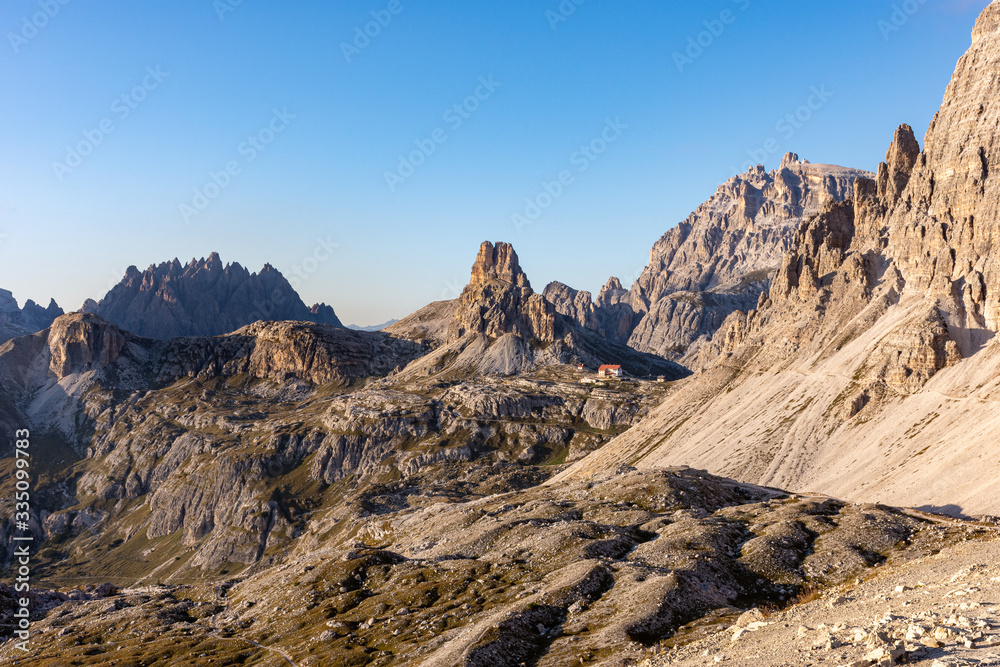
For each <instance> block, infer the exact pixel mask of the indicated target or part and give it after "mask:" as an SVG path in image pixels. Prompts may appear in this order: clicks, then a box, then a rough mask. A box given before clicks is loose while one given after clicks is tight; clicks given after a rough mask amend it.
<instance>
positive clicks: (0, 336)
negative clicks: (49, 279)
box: [0, 289, 63, 343]
mask: <svg viewBox="0 0 1000 667" xmlns="http://www.w3.org/2000/svg"><path fill="white" fill-rule="evenodd" d="M62 314H63V309H62V308H60V307H59V306H58V305H57V304H56V302H55V300H54V299H53V300H51V301H49V305H48V307H47V308H42V307H41V306H39V305H38V304H37V303H35V302H34V301H32V300H31V299H28V300H27V301H26V302H25V304H24V308H21V307H20V306H18V305H17V300H16V299H15V298H14V295H13V294H11V293H10V292H9V291H8V290H5V289H0V343H6V342H7V341H8V340H10V339H11V338H16V337H18V336H26V335H28V334H33V333H35V332H36V331H41V330H42V329H47V328H48V326H49V325H50V324H52V321H53V320H55V319H56V318H57V317H59V316H60V315H62Z"/></svg>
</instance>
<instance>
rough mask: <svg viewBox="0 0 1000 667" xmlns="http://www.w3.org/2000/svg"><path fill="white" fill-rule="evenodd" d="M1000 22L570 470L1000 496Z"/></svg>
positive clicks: (966, 507) (929, 495)
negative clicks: (604, 442) (750, 300)
mask: <svg viewBox="0 0 1000 667" xmlns="http://www.w3.org/2000/svg"><path fill="white" fill-rule="evenodd" d="M998 39H1000V4H998V3H996V2H994V3H992V4H991V5H990V6H989V7H988V8H987V9H986V10H985V11H984V12H983V14H982V16H981V17H980V19H979V21H978V22H977V24H976V28H975V31H974V33H973V43H972V46H971V48H970V49H969V51H968V52H967V53H966V54H965V55H964V56H963V57H962V59H961V60H960V61H959V63H958V66H957V68H956V70H955V74H954V77H953V79H952V81H951V83H950V84H949V86H948V89H947V91H946V93H945V98H944V102H943V104H942V107H941V110H940V112H939V113H938V114H937V116H936V117H935V119H934V121H933V123H932V124H931V126H930V128H929V130H928V132H927V136H926V138H925V143H924V147H923V150H922V151H921V150H920V147H919V145H918V142H917V140H916V138H915V137H914V136H913V132H912V130H911V129H910V128H909V127H907V126H902V127H900V128H899V130H898V131H897V132H896V134H895V137H894V138H893V141H892V143H891V146H890V148H889V150H888V152H887V155H886V161H885V162H884V163H883V164H881V165H880V166H879V169H878V174H877V175H876V177H875V178H874V179H871V180H869V179H859V180H858V181H857V182H856V183H855V189H854V195H853V197H852V198H851V200H849V201H847V202H843V203H836V202H831V203H829V204H828V205H827V206H826V208H825V209H824V210H823V212H821V213H820V214H819V215H817V216H815V217H812V218H810V219H808V220H807V221H805V222H804V223H803V225H802V226H801V227H800V229H799V231H798V233H797V236H796V239H795V245H794V249H793V251H792V252H791V253H789V254H788V255H786V256H785V258H784V259H783V261H782V266H781V269H780V271H779V272H778V274H777V275H776V277H775V279H774V281H773V285H772V287H771V289H770V290H769V292H768V293H767V295H764V296H762V297H761V298H760V300H759V302H758V305H757V307H756V308H754V309H751V310H749V311H746V312H736V313H734V314H733V315H731V316H730V317H729V319H728V320H727V322H726V323H725V325H724V326H723V327H722V329H720V332H719V335H718V336H717V337H716V338H715V339H713V341H712V345H714V346H716V353H717V354H718V355H721V360H720V362H719V363H718V364H717V365H715V366H713V367H711V368H710V369H709V370H707V371H706V372H705V373H704V374H702V375H701V376H700V377H698V378H696V379H695V380H694V381H692V382H689V383H686V384H685V386H684V387H683V388H681V389H680V390H679V391H677V392H675V393H673V394H672V395H671V396H670V397H669V398H668V400H667V401H666V402H665V403H664V405H662V406H661V407H660V408H658V409H657V410H656V412H655V413H654V414H653V415H652V416H651V417H650V419H649V420H647V421H646V422H645V423H643V424H641V425H639V426H638V427H637V428H636V429H633V430H632V431H630V432H629V433H627V434H625V435H624V436H623V437H622V438H621V439H619V440H617V441H616V442H613V443H611V444H610V445H609V446H608V447H606V448H604V449H603V450H602V451H601V452H599V453H598V454H597V455H595V457H594V458H592V459H590V460H587V461H583V462H581V463H580V464H579V467H577V468H576V469H575V470H573V471H571V472H570V473H569V474H583V475H586V474H588V473H589V472H598V471H602V470H606V469H607V468H608V467H609V466H615V465H621V464H629V465H637V466H640V467H643V466H661V465H669V464H671V463H679V462H684V463H686V464H690V465H698V466H702V467H705V468H707V469H709V470H711V471H713V472H716V473H719V474H727V475H733V476H735V477H737V478H739V479H743V480H745V481H754V482H758V483H763V484H773V485H777V486H781V487H783V488H792V489H802V490H812V491H821V492H824V493H829V494H831V495H835V496H838V497H847V498H852V499H858V500H871V501H875V500H877V501H881V502H889V503H892V504H896V505H918V506H928V507H939V508H944V509H945V511H948V512H951V513H954V514H958V513H963V512H964V513H973V514H975V513H982V512H989V511H991V510H992V509H993V508H995V507H997V505H998V503H1000V493H998V491H997V487H996V484H995V483H994V479H993V470H995V469H996V467H997V466H998V465H1000V451H998V450H997V448H996V447H995V446H994V445H995V441H996V439H995V435H994V434H995V432H996V429H997V426H998V422H997V411H996V404H997V400H998V397H1000V380H998V378H1000V343H998V341H997V338H996V332H997V330H998V327H1000V325H998V313H1000V264H998V259H997V258H998V256H1000V253H998V248H997V242H998V238H1000V237H998V233H1000V232H998V230H1000V226H998V224H1000V223H998V220H1000V218H998V215H997V213H998V206H1000V180H998V178H997V173H998V161H1000V129H998V128H1000V102H998V100H1000V97H998V94H997V93H998V92H1000V91H998V89H997V87H998V85H1000V84H998V82H997V77H996V76H995V73H996V72H998V71H1000V48H998V47H997V44H998V43H1000V42H998ZM956 480H961V483H957V482H956Z"/></svg>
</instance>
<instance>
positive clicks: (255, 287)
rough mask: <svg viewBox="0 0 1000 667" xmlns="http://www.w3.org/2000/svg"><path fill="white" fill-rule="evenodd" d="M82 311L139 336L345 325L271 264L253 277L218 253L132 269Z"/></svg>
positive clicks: (151, 336)
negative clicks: (291, 324) (271, 325)
mask: <svg viewBox="0 0 1000 667" xmlns="http://www.w3.org/2000/svg"><path fill="white" fill-rule="evenodd" d="M83 312H86V313H93V314H95V315H99V316H100V317H101V318H102V319H105V320H107V321H108V322H113V323H114V324H117V325H118V326H120V327H122V328H123V329H126V330H128V331H130V332H132V333H135V334H136V335H139V336H147V337H150V338H159V339H164V340H165V339H168V338H175V337H178V336H218V335H222V334H226V333H230V332H233V331H236V330H237V329H239V328H240V327H244V326H246V325H248V324H253V323H254V322H259V321H280V320H296V321H304V322H315V323H317V324H330V325H333V326H338V327H339V326H342V325H341V323H340V320H339V319H338V318H337V315H336V313H334V311H333V308H331V307H330V306H327V305H326V304H322V303H320V304H316V305H314V306H312V307H307V306H306V305H305V304H304V303H303V302H302V299H300V298H299V295H298V294H296V293H295V290H294V289H293V288H292V286H291V284H289V282H288V281H287V280H286V279H285V277H284V276H283V275H281V273H280V272H279V271H277V270H275V269H274V267H272V266H271V265H270V264H265V265H264V268H263V269H261V270H260V272H258V273H250V272H249V271H248V270H247V269H245V268H243V267H242V266H240V265H239V264H238V263H233V264H227V265H225V266H223V264H222V260H221V259H220V257H219V255H218V253H214V252H213V253H212V254H211V255H209V257H208V259H204V258H203V259H200V260H195V259H192V260H191V261H190V262H189V263H188V264H187V265H183V264H181V263H180V262H179V261H177V260H176V259H175V260H173V261H172V262H164V263H163V264H160V265H158V266H150V267H149V268H148V269H146V270H145V271H139V270H138V269H137V268H135V267H134V266H130V267H129V268H128V270H127V271H126V272H125V277H124V278H123V279H122V281H121V282H120V283H118V284H117V285H116V286H115V287H113V288H112V289H111V291H109V292H108V293H107V295H106V296H105V297H104V298H103V299H101V300H100V302H95V301H93V300H89V299H88V300H87V302H86V303H85V304H84V306H83Z"/></svg>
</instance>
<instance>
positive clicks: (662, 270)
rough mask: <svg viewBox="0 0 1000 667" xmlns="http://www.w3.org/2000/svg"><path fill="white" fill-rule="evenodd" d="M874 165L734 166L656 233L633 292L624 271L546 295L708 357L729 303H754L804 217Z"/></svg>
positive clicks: (689, 360)
mask: <svg viewBox="0 0 1000 667" xmlns="http://www.w3.org/2000/svg"><path fill="white" fill-rule="evenodd" d="M872 176H874V175H873V174H871V173H868V172H863V171H859V170H856V169H847V168H844V167H836V166H832V165H824V164H810V163H809V162H806V161H802V160H800V159H799V157H798V156H797V155H795V154H792V153H789V154H788V155H786V156H785V157H784V159H783V160H782V162H781V165H780V167H779V168H778V169H776V170H774V171H770V172H768V171H765V170H764V167H763V166H757V167H756V168H754V169H752V170H750V171H749V172H746V173H744V174H740V175H738V176H734V177H733V178H731V179H729V180H728V181H727V182H726V183H724V184H723V185H721V186H720V187H719V189H718V191H717V192H716V193H715V194H714V195H713V196H712V197H711V198H710V199H709V200H708V201H706V202H705V203H704V204H702V205H701V206H699V207H698V209H697V210H696V211H694V212H693V213H692V214H691V215H690V216H689V217H688V219H687V220H685V221H684V222H682V223H681V224H679V225H677V226H676V227H674V228H673V229H671V230H670V231H668V232H667V233H666V234H664V235H663V237H662V238H661V239H660V240H659V241H657V242H656V244H655V245H654V246H653V249H652V250H651V251H650V261H649V264H648V265H647V266H646V268H645V269H644V270H643V272H642V274H641V275H640V276H639V278H638V279H637V280H636V282H635V283H634V284H633V285H632V287H631V289H630V290H628V291H627V292H626V291H625V290H624V289H623V288H622V285H621V283H620V282H619V281H618V279H617V278H612V279H611V280H610V281H609V282H608V284H607V285H606V286H605V287H604V288H603V289H602V290H601V293H600V294H599V295H598V298H597V300H596V301H594V300H592V298H591V295H590V293H589V292H578V291H576V290H573V289H572V288H569V287H567V286H566V285H563V284H561V283H552V284H551V285H549V286H548V287H546V289H545V292H544V295H545V297H546V298H547V299H548V300H549V301H551V302H552V303H553V304H554V305H555V306H556V309H557V310H558V312H560V313H562V314H564V315H567V316H569V317H572V318H573V319H574V320H575V321H577V323H579V324H580V325H581V326H584V327H587V328H589V329H592V330H594V331H598V332H600V333H601V334H602V335H604V336H606V337H608V338H611V339H612V340H616V341H618V342H621V343H627V344H628V345H629V346H630V347H632V348H634V349H636V350H639V351H643V352H651V353H654V354H658V355H660V356H665V357H668V358H671V359H676V360H679V361H681V362H682V363H684V364H685V365H687V366H689V367H690V366H700V365H708V362H709V361H714V356H713V357H711V358H710V359H709V358H706V356H705V353H704V351H703V350H702V348H703V346H704V343H705V342H706V341H707V340H708V339H710V338H712V336H713V334H714V333H715V332H716V331H717V330H718V329H719V327H720V326H721V325H722V323H723V322H724V321H725V319H726V317H727V316H729V315H730V314H731V313H733V312H735V311H738V310H742V311H744V312H745V311H746V310H749V309H751V308H753V307H754V306H755V305H756V303H757V300H758V298H759V297H760V295H761V294H762V293H763V292H766V291H767V290H768V288H769V286H770V280H771V278H772V276H773V275H774V274H775V273H776V272H777V270H778V269H779V268H780V266H781V261H782V256H783V255H784V254H785V253H787V252H789V251H790V250H791V249H792V247H793V242H794V240H795V233H796V231H797V230H798V227H799V225H800V223H801V222H802V221H803V220H804V219H806V218H809V217H810V216H812V215H815V214H817V213H819V212H820V211H821V210H822V209H823V207H824V206H825V205H827V204H829V203H833V202H841V201H844V200H846V199H850V198H851V197H852V196H853V192H854V183H855V181H857V180H858V179H859V178H871V177H872Z"/></svg>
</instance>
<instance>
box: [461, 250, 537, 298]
mask: <svg viewBox="0 0 1000 667" xmlns="http://www.w3.org/2000/svg"><path fill="white" fill-rule="evenodd" d="M491 280H496V281H499V282H502V283H509V284H511V285H516V286H518V287H527V288H529V289H530V288H531V284H530V283H529V282H528V277H527V276H526V275H524V271H522V270H521V265H520V264H519V263H518V260H517V253H516V252H514V248H513V247H512V246H511V245H510V244H509V243H497V244H495V245H494V244H493V243H490V242H489V241H484V242H483V244H482V245H481V246H479V254H478V255H477V256H476V263H475V264H473V265H472V278H471V280H470V281H469V284H470V285H479V284H481V283H485V282H489V281H491Z"/></svg>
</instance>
